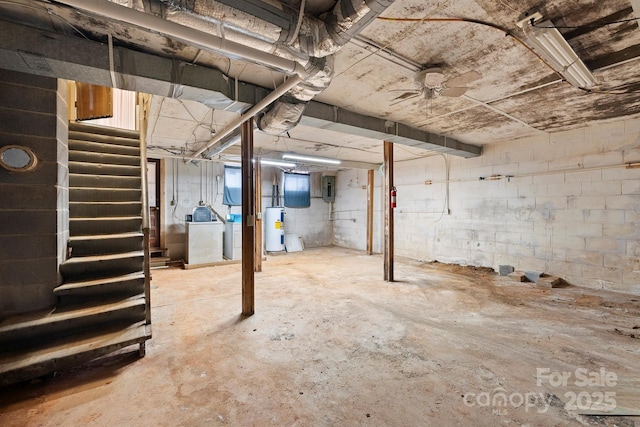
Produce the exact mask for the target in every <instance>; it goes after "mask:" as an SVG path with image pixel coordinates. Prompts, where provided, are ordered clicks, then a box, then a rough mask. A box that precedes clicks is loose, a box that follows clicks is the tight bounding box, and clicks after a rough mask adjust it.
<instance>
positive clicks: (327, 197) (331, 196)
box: [322, 176, 336, 203]
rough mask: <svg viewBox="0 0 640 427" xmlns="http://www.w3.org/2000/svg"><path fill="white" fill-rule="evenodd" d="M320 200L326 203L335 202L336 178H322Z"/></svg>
mask: <svg viewBox="0 0 640 427" xmlns="http://www.w3.org/2000/svg"><path fill="white" fill-rule="evenodd" d="M322 200H324V201H325V202H327V203H331V202H335V201H336V177H335V176H323V177H322Z"/></svg>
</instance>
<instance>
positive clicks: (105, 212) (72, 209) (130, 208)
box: [69, 201, 142, 218]
mask: <svg viewBox="0 0 640 427" xmlns="http://www.w3.org/2000/svg"><path fill="white" fill-rule="evenodd" d="M141 212H142V202H140V201H136V202H69V216H70V217H71V218H82V217H87V218H93V217H111V216H138V215H140V214H141Z"/></svg>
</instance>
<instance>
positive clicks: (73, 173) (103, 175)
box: [69, 172, 141, 188]
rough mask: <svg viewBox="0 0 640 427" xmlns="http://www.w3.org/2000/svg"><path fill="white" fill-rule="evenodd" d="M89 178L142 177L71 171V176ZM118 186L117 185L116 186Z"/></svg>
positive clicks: (128, 178) (131, 179) (121, 178)
mask: <svg viewBox="0 0 640 427" xmlns="http://www.w3.org/2000/svg"><path fill="white" fill-rule="evenodd" d="M71 177H75V178H87V177H95V178H99V179H120V180H126V181H134V180H136V179H141V178H140V175H135V176H132V175H114V174H95V173H80V172H70V173H69V178H71ZM116 188H117V187H116Z"/></svg>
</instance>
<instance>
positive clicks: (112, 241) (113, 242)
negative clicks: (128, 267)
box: [67, 232, 144, 257]
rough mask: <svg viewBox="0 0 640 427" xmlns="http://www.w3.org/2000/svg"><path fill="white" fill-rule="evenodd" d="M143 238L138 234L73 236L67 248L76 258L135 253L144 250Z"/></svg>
mask: <svg viewBox="0 0 640 427" xmlns="http://www.w3.org/2000/svg"><path fill="white" fill-rule="evenodd" d="M143 237H144V236H143V234H142V233H138V232H135V233H120V234H98V235H89V236H73V237H70V238H69V244H68V246H67V247H68V248H69V249H71V256H74V257H77V256H91V255H107V254H115V253H119V252H133V251H139V250H142V249H143V246H144V239H143Z"/></svg>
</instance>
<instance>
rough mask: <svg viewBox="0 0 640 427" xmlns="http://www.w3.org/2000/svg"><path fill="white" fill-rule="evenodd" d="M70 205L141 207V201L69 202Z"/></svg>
mask: <svg viewBox="0 0 640 427" xmlns="http://www.w3.org/2000/svg"><path fill="white" fill-rule="evenodd" d="M69 204H70V205H134V204H135V205H141V204H142V202H141V201H114V202H101V201H95V202H69Z"/></svg>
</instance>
